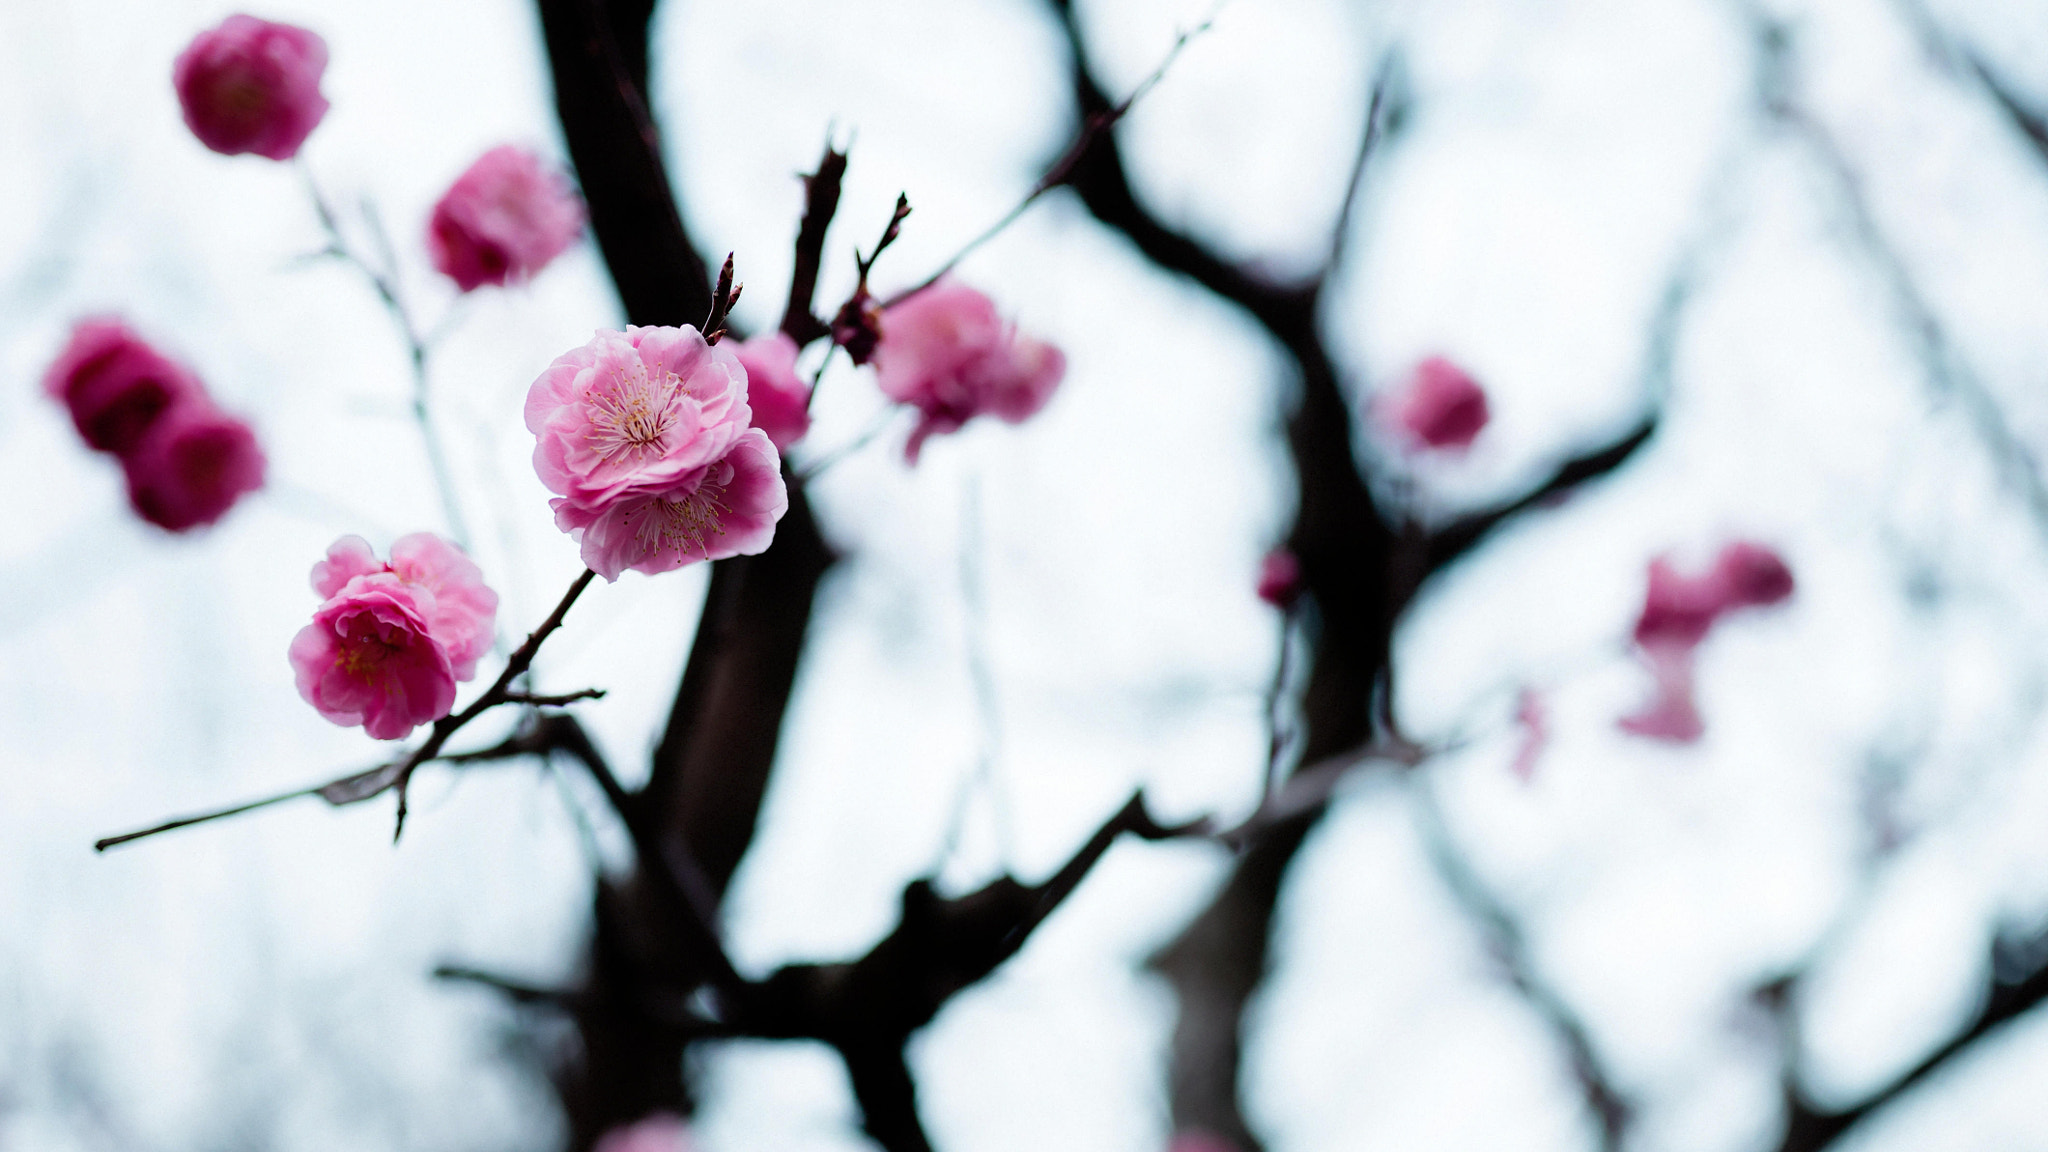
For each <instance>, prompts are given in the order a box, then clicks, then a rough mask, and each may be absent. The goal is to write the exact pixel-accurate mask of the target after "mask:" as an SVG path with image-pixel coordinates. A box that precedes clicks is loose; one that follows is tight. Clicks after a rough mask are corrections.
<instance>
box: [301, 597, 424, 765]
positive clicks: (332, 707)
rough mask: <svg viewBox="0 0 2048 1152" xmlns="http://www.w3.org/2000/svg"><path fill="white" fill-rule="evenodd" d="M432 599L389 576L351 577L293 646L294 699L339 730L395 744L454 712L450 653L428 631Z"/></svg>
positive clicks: (302, 632)
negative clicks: (355, 731) (357, 727)
mask: <svg viewBox="0 0 2048 1152" xmlns="http://www.w3.org/2000/svg"><path fill="white" fill-rule="evenodd" d="M431 600H432V594H431V593H428V592H426V591H425V590H424V589H421V588H419V587H417V586H415V585H410V584H407V583H406V582H405V581H404V580H402V579H400V578H399V576H398V575H397V574H396V573H394V572H368V573H364V574H361V575H357V576H354V577H351V578H350V579H349V580H348V582H347V583H345V584H343V585H342V586H341V587H340V588H339V589H338V590H336V591H335V593H334V594H333V595H332V596H329V597H328V599H327V602H326V603H325V604H322V605H321V606H320V608H319V610H318V611H316V612H314V613H313V622H312V623H311V624H308V625H306V627H305V628H303V629H301V630H300V632H299V634H298V635H297V636H296V637H294V638H293V639H292V645H291V653H290V654H291V662H292V669H293V671H294V674H295V679H296V681H297V683H298V688H299V695H300V696H303V697H305V699H306V702H307V703H308V704H311V705H312V706H313V707H314V709H316V710H317V711H318V712H319V713H320V714H321V715H322V716H325V717H326V718H327V719H329V720H332V721H333V722H334V723H336V724H339V725H342V726H343V727H353V726H354V725H357V724H360V725H362V726H363V731H365V732H367V733H369V734H370V735H371V736H372V737H374V738H376V739H378V740H401V739H404V738H405V737H406V736H409V735H411V734H412V730H413V728H414V727H415V726H417V725H420V724H427V723H431V722H432V721H435V720H439V719H440V718H441V717H443V716H446V715H447V714H448V713H449V711H450V710H452V709H453V708H454V707H455V673H454V670H453V668H451V667H450V665H449V662H448V650H447V649H446V648H445V647H443V646H442V645H441V643H440V641H438V640H436V639H434V637H433V635H432V633H431V632H430V631H429V628H428V623H427V621H428V617H429V615H430V613H431V612H432V608H431V603H430V602H431Z"/></svg>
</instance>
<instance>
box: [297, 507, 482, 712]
mask: <svg viewBox="0 0 2048 1152" xmlns="http://www.w3.org/2000/svg"><path fill="white" fill-rule="evenodd" d="M386 572H388V573H391V574H393V575H396V576H397V577H398V579H399V580H400V581H401V582H402V583H404V584H405V585H406V587H407V589H408V590H410V591H411V592H412V594H413V599H414V602H415V603H416V604H417V605H418V607H419V609H420V612H421V615H422V616H423V618H424V619H425V620H426V623H427V634H428V635H430V636H432V637H433V638H434V640H435V641H436V642H438V643H439V644H440V645H441V647H443V648H444V649H446V650H447V652H448V663H449V666H450V668H451V669H452V671H453V673H454V676H455V678H456V679H457V680H469V679H471V678H472V677H474V676H475V675H476V663H477V660H478V659H480V658H481V657H482V656H483V654H484V653H485V652H487V651H489V650H490V647H491V626H492V624H493V623H495V622H496V620H497V616H498V594H497V593H496V592H493V591H491V590H490V588H488V587H487V586H485V584H484V574H483V570H482V569H480V568H478V567H477V566H476V562H475V561H473V560H471V559H470V558H469V556H468V555H467V554H465V553H464V552H463V551H462V549H460V548H458V547H456V546H455V545H454V544H452V543H450V542H448V541H446V540H443V539H442V538H441V537H439V536H436V535H434V534H433V533H432V532H414V533H412V534H411V535H409V536H401V537H399V538H398V539H397V540H396V541H395V542H393V544H392V545H391V562H390V563H388V564H387V563H385V562H384V561H382V560H379V559H377V553H376V552H375V550H373V549H372V548H371V547H370V542H369V541H367V540H365V539H363V538H362V537H360V536H343V537H342V538H341V539H339V540H336V541H335V542H334V543H333V544H332V545H329V546H328V549H327V558H326V559H325V560H322V561H320V562H319V563H317V564H314V565H313V591H315V592H318V593H319V594H320V595H321V596H323V597H329V598H332V597H334V596H338V595H340V594H341V590H342V589H343V588H344V587H346V586H347V585H348V582H349V581H350V580H353V579H355V578H356V577H358V576H369V575H375V574H379V573H386Z"/></svg>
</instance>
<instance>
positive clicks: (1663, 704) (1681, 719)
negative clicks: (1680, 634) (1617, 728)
mask: <svg viewBox="0 0 2048 1152" xmlns="http://www.w3.org/2000/svg"><path fill="white" fill-rule="evenodd" d="M1642 655H1643V662H1644V663H1645V664H1647V665H1648V666H1649V669H1650V679H1651V681H1652V683H1653V684H1654V686H1655V691H1654V693H1653V694H1652V695H1651V697H1650V700H1649V702H1648V703H1646V704H1644V705H1643V706H1642V707H1641V708H1639V709H1637V710H1636V711H1634V712H1631V713H1629V714H1628V715H1627V716H1624V717H1622V718H1621V721H1620V724H1621V730H1622V731H1624V732H1627V733H1630V734H1631V735H1635V736H1642V737H1646V738H1648V739H1651V740H1667V741H1670V742H1671V743H1674V744H1691V743H1693V742H1694V741H1696V740H1698V739H1699V738H1700V736H1701V735H1703V734H1704V733H1705V732H1706V724H1705V723H1704V722H1703V721H1702V720H1701V719H1700V710H1699V705H1698V704H1697V703H1696V702H1695V701H1694V700H1693V693H1692V688H1693V647H1692V645H1690V644H1679V643H1670V642H1665V643H1657V644H1650V645H1646V646H1645V647H1644V648H1643V649H1642Z"/></svg>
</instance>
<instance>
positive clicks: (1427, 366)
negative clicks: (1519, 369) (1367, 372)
mask: <svg viewBox="0 0 2048 1152" xmlns="http://www.w3.org/2000/svg"><path fill="white" fill-rule="evenodd" d="M1382 410H1383V412H1384V413H1385V417H1386V419H1387V420H1388V422H1389V423H1391V424H1392V425H1393V427H1394V428H1395V430H1396V431H1397V432H1399V434H1400V435H1401V436H1402V438H1403V439H1405V440H1406V441H1407V442H1408V445H1409V446H1410V447H1412V448H1419V449H1447V450H1450V451H1460V452H1461V451H1463V450H1465V449H1467V448H1470V447H1471V446H1472V441H1474V440H1476V439H1478V437H1479V433H1480V431H1481V430H1482V429H1484V428H1485V427H1486V421H1487V417H1488V411H1487V406H1486V393H1485V392H1484V391H1482V390H1481V389H1480V387H1479V385H1478V384H1477V383H1476V382H1474V381H1473V379H1472V377H1470V376H1469V375H1466V373H1465V370H1464V369H1462V368H1460V367H1458V366H1457V365H1456V364H1453V363H1451V362H1450V361H1449V360H1446V359H1444V358H1443V357H1441V356H1432V357H1430V358H1429V359H1427V360H1424V361H1423V362H1422V363H1420V364H1417V365H1416V366H1415V371H1414V372H1413V373H1412V374H1410V376H1409V377H1408V381H1407V383H1406V384H1404V385H1402V387H1401V388H1400V389H1399V390H1398V391H1397V392H1395V393H1394V394H1393V395H1392V396H1391V397H1389V398H1388V399H1387V400H1386V401H1385V402H1384V404H1383V409H1382Z"/></svg>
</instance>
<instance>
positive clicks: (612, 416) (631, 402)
mask: <svg viewBox="0 0 2048 1152" xmlns="http://www.w3.org/2000/svg"><path fill="white" fill-rule="evenodd" d="M687 395H689V389H688V388H686V387H685V386H684V385H683V380H682V377H680V376H677V375H676V374H675V373H673V372H663V373H662V374H661V378H660V379H658V380H657V379H655V378H654V376H652V375H651V374H650V373H649V372H648V371H647V366H646V365H645V364H634V365H632V366H631V367H629V368H627V369H625V370H624V371H614V372H613V373H612V378H611V386H610V387H608V388H594V389H592V390H591V393H590V399H589V405H590V433H589V440H590V446H591V449H592V450H593V451H595V452H596V453H597V456H598V459H600V460H602V461H604V462H605V463H607V464H610V463H612V462H614V461H616V460H618V459H619V458H620V457H623V456H628V455H634V454H643V453H646V452H648V451H650V450H652V451H653V452H654V454H656V455H659V454H660V452H661V449H662V448H663V447H664V444H663V438H664V437H665V436H666V435H667V434H668V430H669V428H670V427H671V426H672V425H674V424H675V422H676V417H677V415H678V414H679V409H680V404H679V401H680V400H681V399H682V398H683V397H684V396H687Z"/></svg>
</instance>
